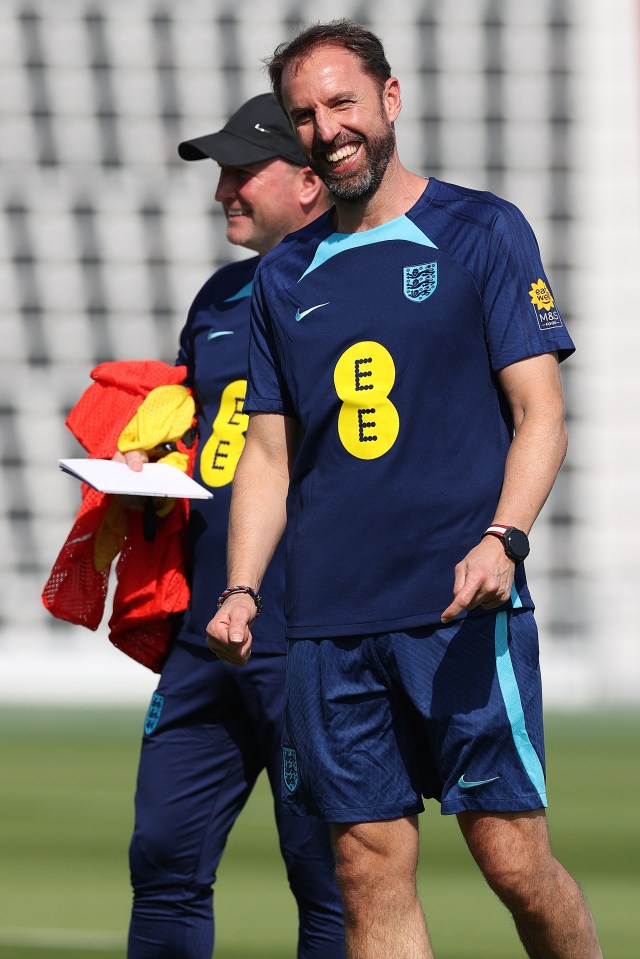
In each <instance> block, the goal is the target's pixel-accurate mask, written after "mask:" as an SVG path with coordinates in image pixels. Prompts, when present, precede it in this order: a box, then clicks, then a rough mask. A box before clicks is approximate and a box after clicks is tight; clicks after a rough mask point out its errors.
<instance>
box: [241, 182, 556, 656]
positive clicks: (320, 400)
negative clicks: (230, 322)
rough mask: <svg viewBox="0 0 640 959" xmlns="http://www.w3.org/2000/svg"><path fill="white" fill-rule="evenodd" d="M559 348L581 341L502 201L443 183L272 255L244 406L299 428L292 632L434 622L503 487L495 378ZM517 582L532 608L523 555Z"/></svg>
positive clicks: (326, 225)
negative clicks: (368, 224) (367, 221)
mask: <svg viewBox="0 0 640 959" xmlns="http://www.w3.org/2000/svg"><path fill="white" fill-rule="evenodd" d="M555 351H558V352H559V353H560V355H561V357H564V356H566V355H568V354H569V353H571V352H572V351H573V343H572V341H571V339H570V337H569V335H568V333H567V331H566V328H565V326H564V323H563V320H562V317H561V316H560V313H559V312H558V310H557V307H556V305H555V301H554V299H553V294H552V292H551V290H550V288H549V285H548V282H547V280H546V277H545V273H544V270H543V267H542V263H541V260H540V254H539V251H538V247H537V243H536V241H535V237H534V236H533V233H532V232H531V228H530V227H529V225H528V223H527V222H526V220H525V219H524V217H523V216H522V214H521V213H520V212H519V211H518V210H517V209H516V208H515V207H514V206H513V205H511V204H509V203H507V202H506V201H504V200H500V199H498V198H497V197H494V196H492V195H491V194H486V193H476V192H474V191H471V190H465V189H463V188H461V187H453V186H450V185H448V184H444V183H441V182H439V181H437V180H435V179H431V180H430V181H429V184H428V186H427V188H426V189H425V192H424V194H423V196H422V197H421V198H420V199H419V200H418V202H417V203H416V204H415V205H414V207H413V208H412V209H411V210H409V211H408V213H407V214H406V215H405V216H402V217H398V218H397V219H395V220H393V221H390V222H389V223H386V224H383V225H382V226H380V227H377V228H375V229H372V230H368V231H363V232H362V233H355V234H337V233H333V232H332V226H331V214H328V215H325V216H324V217H321V218H320V219H319V220H317V221H316V222H315V223H314V224H311V225H310V226H308V227H305V229H304V230H302V231H300V232H298V233H296V234H293V235H292V236H290V237H288V238H286V239H285V240H284V241H283V243H282V244H280V245H279V246H278V247H276V249H275V250H273V251H272V252H271V253H269V254H268V255H267V256H265V257H264V259H263V260H262V262H261V263H260V265H259V267H258V270H257V272H256V275H255V280H254V291H253V302H252V327H251V342H250V363H249V377H248V390H247V399H246V402H245V409H246V410H250V411H264V412H276V413H284V414H286V415H289V416H292V417H294V418H295V419H297V420H298V421H299V423H300V425H301V430H302V441H301V446H300V450H299V454H298V456H297V459H296V462H295V464H294V469H293V473H292V480H291V486H290V490H289V498H288V526H287V567H286V597H285V611H286V618H287V636H288V637H289V638H291V639H298V638H306V637H323V636H326V637H329V638H331V637H336V636H347V635H355V634H359V635H368V634H371V633H376V632H387V631H392V630H403V629H411V628H414V627H416V626H421V625H427V624H430V623H437V622H439V621H440V615H441V613H442V611H443V610H444V609H445V608H446V607H447V606H448V605H449V603H450V602H451V599H452V588H453V577H454V567H455V565H456V564H457V563H458V562H459V561H460V560H461V559H463V557H464V556H465V555H466V554H467V552H468V551H469V549H471V548H472V547H473V546H475V545H476V544H477V542H478V541H479V539H480V538H481V536H482V533H483V532H484V530H485V529H486V528H487V526H488V525H489V524H490V523H491V521H492V520H493V517H494V513H495V508H496V504H497V502H498V498H499V495H500V490H501V486H502V481H503V476H504V464H505V460H506V456H507V453H508V450H509V446H510V443H511V439H512V436H513V422H512V416H511V412H510V409H509V406H508V404H507V402H506V398H505V396H504V393H503V391H502V390H501V388H500V385H499V382H498V378H497V373H498V372H499V371H500V370H501V369H502V368H503V367H505V366H507V365H511V364H513V363H515V362H517V361H519V360H522V359H525V358H527V357H530V356H533V355H538V354H543V353H550V352H555ZM515 585H516V589H517V592H518V594H519V604H520V605H521V606H522V607H525V608H530V607H532V606H533V602H532V599H531V597H530V595H529V592H528V589H527V585H526V579H525V571H524V566H523V565H519V566H518V568H517V570H516V581H515ZM507 605H508V606H509V607H510V606H511V604H510V603H509V604H507ZM468 615H470V616H474V615H477V614H476V613H473V612H472V613H470V614H468Z"/></svg>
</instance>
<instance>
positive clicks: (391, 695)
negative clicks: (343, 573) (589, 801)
mask: <svg viewBox="0 0 640 959" xmlns="http://www.w3.org/2000/svg"><path fill="white" fill-rule="evenodd" d="M282 742H283V760H284V764H283V799H284V804H285V809H287V810H288V811H290V812H293V813H296V814H302V815H304V814H309V813H313V814H315V815H318V816H321V817H322V818H324V819H326V820H328V821H329V822H375V821H378V820H383V819H395V818H397V817H400V816H408V815H413V814H415V813H418V812H421V811H422V810H423V809H424V804H423V797H424V798H434V799H437V800H439V801H440V803H441V808H442V812H443V813H458V812H463V811H464V810H474V809H475V810H485V811H488V812H489V811H490V812H518V811H522V810H529V809H539V808H540V807H542V806H546V804H547V802H546V793H545V772H544V740H543V726H542V694H541V684H540V669H539V659H538V634H537V628H536V623H535V620H534V617H533V613H532V612H531V611H529V610H521V611H518V612H508V613H507V612H499V613H487V615H483V616H477V617H475V616H473V617H468V618H466V619H464V620H462V621H461V622H458V623H453V624H451V625H449V626H429V627H422V628H420V629H413V630H410V631H409V632H404V633H401V632H398V633H383V634H377V635H374V636H353V637H346V638H345V637H343V638H340V639H296V640H291V641H290V643H289V655H288V661H287V691H286V707H285V719H284V730H283V740H282Z"/></svg>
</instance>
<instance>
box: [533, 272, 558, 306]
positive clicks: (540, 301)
mask: <svg viewBox="0 0 640 959" xmlns="http://www.w3.org/2000/svg"><path fill="white" fill-rule="evenodd" d="M529 296H530V297H531V302H532V303H533V305H534V306H535V307H537V308H538V309H539V310H552V309H553V307H554V302H553V297H552V296H551V291H550V290H549V287H548V286H547V284H546V283H545V282H544V280H542V279H539V280H538V282H537V283H532V284H531V289H530V290H529Z"/></svg>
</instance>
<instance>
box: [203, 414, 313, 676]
mask: <svg viewBox="0 0 640 959" xmlns="http://www.w3.org/2000/svg"><path fill="white" fill-rule="evenodd" d="M297 445H298V433H297V424H296V422H295V420H293V419H291V418H290V417H286V416H280V415H277V414H274V413H254V414H252V415H251V416H250V419H249V426H248V429H247V438H246V443H245V446H244V449H243V451H242V455H241V457H240V459H239V461H238V466H237V467H236V472H235V476H234V480H233V492H232V495H231V511H230V516H229V537H228V547H227V549H228V558H227V566H228V579H229V585H230V586H237V585H242V586H251V587H252V588H253V589H255V590H258V589H259V588H260V584H261V582H262V578H263V576H264V574H265V572H266V570H267V567H268V565H269V562H270V560H271V557H272V556H273V553H274V551H275V549H276V547H277V545H278V543H279V542H280V539H281V537H282V534H283V532H284V527H285V523H286V509H285V503H286V498H287V492H288V489H289V475H290V470H291V465H292V463H293V459H294V457H295V454H296V452H297ZM255 617H256V607H255V603H254V602H253V600H252V599H251V597H250V596H248V595H247V594H246V593H236V594H234V595H232V596H230V597H229V599H227V601H226V602H225V603H224V604H223V606H222V607H221V608H220V609H219V610H218V612H217V613H216V615H215V616H214V617H213V619H212V620H211V622H210V623H209V625H208V626H207V645H208V646H209V648H210V649H211V650H212V651H213V652H214V653H215V654H216V655H217V656H219V657H220V659H224V660H226V661H227V662H230V663H235V664H236V665H239V666H243V665H244V664H245V663H246V662H247V660H248V659H249V655H250V651H251V629H250V627H251V623H252V622H253V620H254V619H255Z"/></svg>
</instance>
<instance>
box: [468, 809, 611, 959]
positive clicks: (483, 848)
mask: <svg viewBox="0 0 640 959" xmlns="http://www.w3.org/2000/svg"><path fill="white" fill-rule="evenodd" d="M458 822H459V824H460V828H461V830H462V834H463V835H464V838H465V839H466V841H467V844H468V846H469V849H470V850H471V853H472V854H473V857H474V859H475V860H476V862H477V863H478V865H479V866H480V869H481V870H482V872H483V873H484V877H485V879H486V880H487V882H488V884H489V886H490V887H491V888H492V889H493V891H494V892H495V893H496V895H497V896H499V898H500V899H501V900H502V902H503V903H504V904H505V906H506V907H507V908H508V909H509V911H510V912H511V914H512V916H513V919H514V922H515V924H516V929H517V930H518V934H519V936H520V939H521V940H522V944H523V945H524V947H525V949H526V951H527V955H528V956H530V957H531V959H602V952H601V951H600V946H599V944H598V937H597V935H596V930H595V926H594V922H593V919H592V917H591V913H590V911H589V908H588V907H587V904H586V903H585V901H584V899H583V897H582V893H581V892H580V890H579V888H578V886H577V884H576V883H575V881H574V880H573V879H572V878H571V876H570V875H569V873H568V872H567V871H566V869H565V868H564V867H563V866H562V865H560V863H559V862H558V860H557V859H555V858H554V856H553V854H552V852H551V848H550V846H549V839H548V835H547V823H546V818H545V815H544V811H543V810H541V809H540V810H535V811H534V812H523V813H504V814H490V813H483V812H464V813H460V814H459V816H458Z"/></svg>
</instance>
